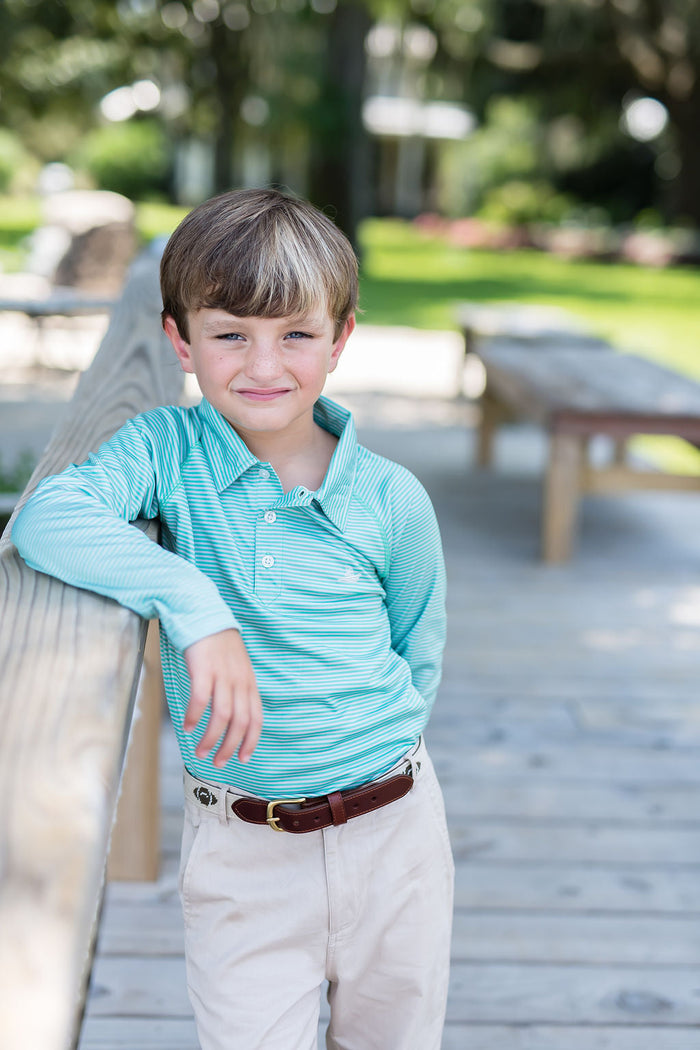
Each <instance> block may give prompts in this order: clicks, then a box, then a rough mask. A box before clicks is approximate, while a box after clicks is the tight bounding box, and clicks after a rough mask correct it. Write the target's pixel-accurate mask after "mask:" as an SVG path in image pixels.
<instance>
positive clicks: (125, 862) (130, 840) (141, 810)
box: [107, 621, 163, 882]
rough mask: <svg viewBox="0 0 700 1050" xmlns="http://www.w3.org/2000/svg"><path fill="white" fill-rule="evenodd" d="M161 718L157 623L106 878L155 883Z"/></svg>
mask: <svg viewBox="0 0 700 1050" xmlns="http://www.w3.org/2000/svg"><path fill="white" fill-rule="evenodd" d="M162 716H163V677H162V672H161V666H160V650H159V643H158V624H157V623H156V622H155V621H152V622H151V624H150V625H149V628H148V635H147V637H146V649H145V651H144V656H143V671H142V676H141V682H140V684H139V694H138V699H137V707H136V715H135V718H136V721H135V722H134V725H133V727H132V730H131V739H130V742H129V750H128V753H127V757H126V768H125V770H124V775H123V777H122V785H121V795H120V798H119V805H118V807H117V819H116V823H115V825H114V829H113V831H112V841H111V848H110V853H109V860H108V863H107V878H108V879H109V880H115V879H135V880H140V881H144V882H153V881H155V879H157V878H158V865H159V860H160V792H159V747H160V726H161V719H162Z"/></svg>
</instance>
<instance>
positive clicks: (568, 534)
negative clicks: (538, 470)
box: [476, 333, 700, 562]
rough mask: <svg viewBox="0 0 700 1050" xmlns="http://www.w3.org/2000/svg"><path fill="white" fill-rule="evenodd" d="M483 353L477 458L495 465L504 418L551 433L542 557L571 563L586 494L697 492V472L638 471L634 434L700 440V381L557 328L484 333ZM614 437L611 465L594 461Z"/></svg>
mask: <svg viewBox="0 0 700 1050" xmlns="http://www.w3.org/2000/svg"><path fill="white" fill-rule="evenodd" d="M476 352H477V353H478V356H479V358H480V359H481V361H482V362H483V365H484V368H485V375H486V385H485V389H484V393H483V395H482V398H481V410H482V411H481V423H480V427H479V434H478V447H477V461H478V464H479V465H480V466H488V465H489V463H490V462H491V460H492V452H493V439H494V434H495V432H496V430H497V428H498V426H499V425H500V424H501V423H502V422H503V421H504V415H508V414H511V415H512V414H515V415H516V416H518V417H524V418H527V419H530V420H533V421H535V422H537V423H539V424H541V425H542V426H543V427H545V428H546V430H547V431H548V434H549V461H548V466H547V470H546V476H545V481H544V491H543V501H542V540H541V542H542V556H543V558H544V560H545V561H547V562H561V561H565V560H566V559H568V558H569V557H570V555H571V551H572V547H573V538H574V533H575V528H576V520H577V511H578V506H579V501H580V498H581V496H582V495H583V494H584V493H592V492H597V493H613V492H624V491H629V490H632V489H645V490H647V489H665V490H670V489H674V490H694V491H700V477H694V476H685V475H673V474H666V473H663V472H661V471H652V470H645V469H636V468H635V467H633V466H632V465H630V464H629V463H628V462H627V461H626V457H625V446H626V442H627V440H628V439H629V438H630V437H632V436H634V435H637V434H667V435H673V436H675V437H680V438H684V439H685V440H687V441H689V442H692V443H694V444H700V384H698V383H695V382H693V381H692V380H690V379H686V378H685V377H683V376H680V375H677V374H676V373H675V372H673V371H671V370H669V369H667V368H663V367H662V366H661V365H658V364H655V363H654V362H652V361H649V360H646V359H645V358H642V357H638V356H636V355H633V354H625V353H619V352H617V351H615V350H613V349H612V348H611V347H607V346H606V345H605V344H602V343H600V342H590V343H589V342H586V341H584V343H581V342H580V340H578V338H577V337H576V336H574V337H573V338H571V337H569V336H568V335H566V334H563V333H559V334H558V335H551V336H549V337H548V338H547V339H545V340H537V341H535V342H533V341H532V340H523V339H520V338H508V337H506V336H503V335H501V336H493V337H491V338H482V339H480V340H479V342H478V345H477V347H476ZM599 434H604V435H607V436H608V437H610V438H611V439H613V442H614V455H613V461H612V463H611V464H610V465H608V466H604V467H596V466H594V465H593V464H592V463H591V462H590V461H589V457H588V455H587V451H588V445H589V442H590V440H591V439H592V438H593V437H595V436H596V435H599Z"/></svg>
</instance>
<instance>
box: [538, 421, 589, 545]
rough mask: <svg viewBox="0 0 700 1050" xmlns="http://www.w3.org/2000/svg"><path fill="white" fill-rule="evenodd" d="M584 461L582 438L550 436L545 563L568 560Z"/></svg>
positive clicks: (545, 512)
mask: <svg viewBox="0 0 700 1050" xmlns="http://www.w3.org/2000/svg"><path fill="white" fill-rule="evenodd" d="M584 460H585V438H581V437H577V436H575V435H573V434H564V433H557V432H556V431H555V432H553V433H552V434H551V436H550V443H549V464H548V466H547V474H546V477H545V483H544V495H543V507H542V557H543V559H544V561H546V562H550V563H554V562H563V561H568V559H569V558H570V557H571V551H572V548H573V539H574V531H575V528H576V518H577V513H578V503H579V498H580V495H581V474H582V470H583V465H584Z"/></svg>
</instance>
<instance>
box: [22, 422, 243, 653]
mask: <svg viewBox="0 0 700 1050" xmlns="http://www.w3.org/2000/svg"><path fill="white" fill-rule="evenodd" d="M158 482H159V478H158V472H157V467H156V462H155V457H154V454H153V448H152V446H151V444H150V443H149V440H148V435H147V433H146V432H144V431H143V430H142V429H140V428H139V426H138V425H137V422H135V421H130V422H128V423H127V424H125V426H124V427H122V428H121V430H119V431H118V432H117V433H116V434H115V435H114V437H113V438H111V439H110V440H109V441H108V442H106V443H105V444H104V445H103V446H102V447H101V448H100V449H99V451H98V452H97V453H95V454H92V455H90V456H89V458H88V459H87V461H86V462H85V463H83V464H82V465H81V466H71V467H68V468H67V469H66V470H65V471H63V472H62V473H61V474H57V475H55V476H53V477H49V478H46V479H45V480H44V481H42V482H41V484H40V485H39V487H38V488H37V490H36V492H35V493H34V494H33V495H32V497H31V498H30V499H29V500H28V502H27V503H26V505H25V506H24V507H23V509H22V510H21V512H20V514H19V515H18V517H17V519H16V521H15V523H14V525H13V529H12V540H13V542H14V544H15V546H16V547H17V549H18V551H19V553H20V554H21V556H22V557H23V558H24V560H25V561H26V562H27V564H28V565H30V566H31V567H32V568H34V569H38V570H40V571H41V572H45V573H48V574H49V575H51V576H56V577H58V578H59V579H61V580H63V581H65V582H66V583H69V584H72V585H73V586H76V587H82V588H85V589H86V590H91V591H95V592H97V593H98V594H103V595H106V596H107V597H109V598H113V599H115V600H116V601H118V602H119V603H120V604H122V605H125V606H127V607H128V608H129V609H133V611H134V612H136V613H138V614H139V615H141V616H143V617H145V618H151V617H156V616H157V617H159V618H160V620H161V623H162V625H163V627H164V629H165V631H166V633H167V635H168V637H169V638H170V641H171V643H172V644H173V645H174V647H175V648H176V649H179V650H183V649H185V648H187V646H188V645H191V644H192V643H193V642H195V641H198V640H199V639H200V638H203V637H205V636H206V635H209V634H214V633H216V632H217V631H222V630H225V629H227V628H230V627H237V626H238V624H237V622H236V620H235V618H234V616H233V614H232V613H231V611H230V610H229V608H228V606H227V605H226V604H225V603H224V601H223V599H222V598H221V596H220V595H219V592H218V590H217V587H216V585H215V584H214V583H213V581H212V580H210V579H209V578H208V577H207V576H206V575H204V573H203V572H201V571H200V570H199V569H198V568H196V567H195V566H194V565H192V564H190V563H189V562H188V561H186V560H185V559H183V558H181V557H179V556H178V555H176V554H173V553H171V552H170V551H167V550H164V549H163V548H162V547H159V546H158V544H155V543H153V542H151V541H150V540H149V539H148V538H147V537H146V536H145V535H144V534H143V533H142V532H141V530H140V529H137V528H135V527H134V526H133V525H131V524H130V522H132V521H135V520H136V519H137V518H141V517H142V518H157V517H158V515H159V494H158Z"/></svg>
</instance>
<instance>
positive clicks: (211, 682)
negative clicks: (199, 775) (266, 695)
mask: <svg viewBox="0 0 700 1050" xmlns="http://www.w3.org/2000/svg"><path fill="white" fill-rule="evenodd" d="M184 655H185V662H186V664H187V670H188V671H189V675H190V702H189V704H188V705H187V711H186V712H185V725H184V728H185V732H187V733H191V732H192V730H193V729H194V728H195V727H196V725H197V723H198V722H199V720H200V718H201V717H202V715H203V714H204V711H205V710H206V707H207V704H208V703H209V702H210V701H211V715H210V718H209V725H208V726H207V730H206V732H205V734H204V736H203V737H202V739H201V741H200V742H199V744H198V745H197V749H196V752H195V754H196V755H197V757H198V758H204V757H205V756H206V755H208V754H209V752H210V751H211V750H212V748H213V747H214V746H215V744H216V742H217V741H218V740H219V738H220V737H221V735H222V734H223V733H225V736H224V739H223V740H222V741H221V746H220V747H219V749H218V750H217V752H216V756H215V758H214V765H215V766H224V765H226V763H227V762H228V760H229V759H230V758H231V756H232V755H233V754H234V752H235V750H236V748H237V747H238V745H239V744H240V745H241V746H240V751H239V753H238V760H239V762H247V761H248V759H249V758H250V756H251V755H252V753H253V751H254V749H255V745H256V744H257V742H258V738H259V736H260V730H261V728H262V704H261V702H260V694H259V693H258V687H257V685H256V682H255V672H254V671H253V665H252V664H251V662H250V657H249V656H248V652H247V650H246V647H245V645H244V644H243V639H242V638H241V636H240V634H239V632H238V631H234V630H228V631H219V633H218V634H210V635H208V636H207V637H206V638H202V639H200V641H198V642H195V643H194V644H193V645H190V646H188V648H187V649H185V654H184Z"/></svg>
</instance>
